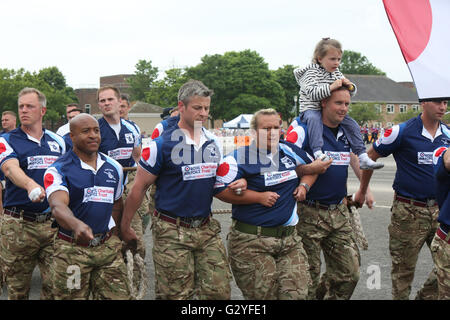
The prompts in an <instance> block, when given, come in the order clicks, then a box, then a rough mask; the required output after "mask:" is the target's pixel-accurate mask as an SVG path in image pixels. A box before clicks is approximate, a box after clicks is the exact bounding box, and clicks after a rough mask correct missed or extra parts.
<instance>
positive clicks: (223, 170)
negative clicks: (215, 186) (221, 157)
mask: <svg viewBox="0 0 450 320" xmlns="http://www.w3.org/2000/svg"><path fill="white" fill-rule="evenodd" d="M228 172H230V165H229V164H228V163H226V162H224V163H222V164H220V166H219V168H218V169H217V172H216V175H218V176H219V177H224V176H226V175H227V174H228Z"/></svg>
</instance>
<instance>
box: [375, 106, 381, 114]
mask: <svg viewBox="0 0 450 320" xmlns="http://www.w3.org/2000/svg"><path fill="white" fill-rule="evenodd" d="M375 111H376V112H377V113H381V105H379V104H376V105H375Z"/></svg>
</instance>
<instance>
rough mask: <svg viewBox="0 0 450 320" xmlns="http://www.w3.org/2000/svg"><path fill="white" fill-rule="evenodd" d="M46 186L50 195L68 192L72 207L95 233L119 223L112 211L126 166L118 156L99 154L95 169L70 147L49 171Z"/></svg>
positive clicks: (46, 173) (76, 215)
mask: <svg viewBox="0 0 450 320" xmlns="http://www.w3.org/2000/svg"><path fill="white" fill-rule="evenodd" d="M44 185H45V189H46V193H47V198H48V197H50V195H51V194H52V193H53V192H55V191H58V190H62V191H65V192H67V193H68V194H69V199H70V200H69V208H70V210H71V211H72V213H73V214H74V216H75V217H76V218H78V219H80V220H81V221H83V222H84V223H86V224H87V225H88V226H89V227H91V229H92V231H93V233H94V234H97V233H105V232H107V231H109V230H110V229H111V228H112V227H113V226H114V225H115V223H114V221H113V219H112V217H111V214H112V208H113V205H114V202H115V201H116V200H118V199H119V198H120V197H121V196H122V192H123V169H122V166H121V165H120V164H119V163H118V162H117V161H115V160H114V159H112V158H110V157H108V156H106V155H104V154H102V153H99V154H98V157H97V168H96V169H95V168H92V167H91V166H89V165H87V164H86V163H84V162H83V161H81V160H80V158H79V157H78V156H77V155H76V154H75V153H74V152H73V151H72V150H70V151H69V152H68V153H66V154H65V155H64V156H62V157H61V158H59V159H58V160H57V161H56V162H55V163H54V164H53V165H51V166H50V167H49V168H48V169H47V170H46V172H45V176H44ZM66 233H69V234H70V230H67V231H66Z"/></svg>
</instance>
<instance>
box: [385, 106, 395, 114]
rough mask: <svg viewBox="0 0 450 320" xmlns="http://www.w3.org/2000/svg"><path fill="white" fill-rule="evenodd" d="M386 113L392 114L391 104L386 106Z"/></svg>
mask: <svg viewBox="0 0 450 320" xmlns="http://www.w3.org/2000/svg"><path fill="white" fill-rule="evenodd" d="M386 112H387V113H394V105H393V104H388V105H387V106H386Z"/></svg>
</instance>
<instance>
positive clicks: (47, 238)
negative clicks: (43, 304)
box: [0, 214, 56, 300]
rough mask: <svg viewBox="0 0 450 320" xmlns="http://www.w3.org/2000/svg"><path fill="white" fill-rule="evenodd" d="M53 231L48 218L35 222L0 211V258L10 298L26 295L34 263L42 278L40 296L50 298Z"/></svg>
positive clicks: (15, 298)
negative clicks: (0, 220)
mask: <svg viewBox="0 0 450 320" xmlns="http://www.w3.org/2000/svg"><path fill="white" fill-rule="evenodd" d="M55 233H56V229H54V228H51V221H50V220H49V221H46V222H43V223H38V222H29V221H25V220H22V219H17V218H13V217H11V216H9V215H5V214H3V215H2V228H1V245H0V260H1V265H2V268H3V275H4V278H5V281H6V284H7V289H8V299H9V300H19V299H20V300H22V299H28V297H29V292H30V284H31V278H32V274H33V270H34V268H35V267H36V265H38V266H39V270H40V273H41V280H42V289H41V296H40V298H41V299H43V300H48V299H52V281H51V277H50V264H51V261H52V257H53V239H54V237H55Z"/></svg>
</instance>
